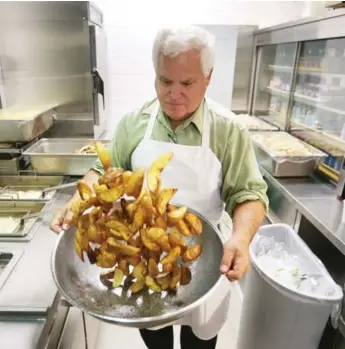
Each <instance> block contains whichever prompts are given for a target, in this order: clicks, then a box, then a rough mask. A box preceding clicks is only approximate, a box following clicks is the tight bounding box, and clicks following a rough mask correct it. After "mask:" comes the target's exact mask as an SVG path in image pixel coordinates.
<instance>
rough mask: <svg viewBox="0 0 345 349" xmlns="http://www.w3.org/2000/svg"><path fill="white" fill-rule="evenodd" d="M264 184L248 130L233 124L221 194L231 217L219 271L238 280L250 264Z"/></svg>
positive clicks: (262, 206) (265, 201) (265, 206)
mask: <svg viewBox="0 0 345 349" xmlns="http://www.w3.org/2000/svg"><path fill="white" fill-rule="evenodd" d="M266 191H267V185H266V183H265V181H264V180H263V178H262V176H261V173H260V171H259V168H258V165H257V161H256V157H255V153H254V149H253V146H252V142H251V139H250V135H249V132H248V131H247V130H246V129H244V128H241V127H240V126H236V128H235V130H234V132H233V133H232V137H231V138H230V139H229V144H228V145H227V149H226V151H225V156H224V162H223V188H222V194H223V196H224V200H225V202H226V209H227V212H228V213H229V214H230V216H231V217H232V220H233V233H232V236H231V238H230V239H229V241H228V242H227V243H226V244H225V245H224V256H223V260H222V263H221V264H222V265H221V271H222V272H223V273H224V274H226V275H227V277H228V278H229V279H230V280H239V279H241V278H242V277H243V275H244V274H245V272H246V271H247V270H248V268H249V264H250V262H249V244H250V242H251V241H252V239H253V237H254V235H255V233H256V232H257V230H258V229H259V227H260V225H261V223H262V221H263V219H264V217H265V213H266V211H267V209H268V198H267V195H266Z"/></svg>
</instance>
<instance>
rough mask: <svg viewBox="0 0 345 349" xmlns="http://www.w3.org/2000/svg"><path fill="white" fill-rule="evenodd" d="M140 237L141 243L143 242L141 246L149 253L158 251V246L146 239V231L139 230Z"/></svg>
mask: <svg viewBox="0 0 345 349" xmlns="http://www.w3.org/2000/svg"><path fill="white" fill-rule="evenodd" d="M140 237H141V241H142V242H143V244H144V245H145V246H146V247H147V248H148V249H149V250H151V251H157V252H158V251H160V247H159V245H158V244H156V243H155V242H153V241H151V240H150V239H149V238H148V237H147V233H146V229H141V231H140Z"/></svg>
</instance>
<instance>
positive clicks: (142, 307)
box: [52, 215, 223, 328]
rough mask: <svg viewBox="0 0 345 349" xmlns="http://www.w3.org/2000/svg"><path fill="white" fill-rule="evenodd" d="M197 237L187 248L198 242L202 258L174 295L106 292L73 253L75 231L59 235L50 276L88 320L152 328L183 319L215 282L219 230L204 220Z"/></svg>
mask: <svg viewBox="0 0 345 349" xmlns="http://www.w3.org/2000/svg"><path fill="white" fill-rule="evenodd" d="M198 216H199V217H200V219H201V221H202V224H203V233H202V234H201V236H193V237H191V238H190V241H189V244H195V243H198V242H200V243H201V244H202V245H203V253H202V255H201V256H200V257H199V259H198V260H197V261H195V262H193V263H191V264H190V268H191V271H192V281H191V283H190V284H189V285H187V286H179V287H178V289H177V292H176V293H173V294H166V293H163V294H151V293H149V291H143V292H142V293H141V294H138V295H130V294H129V291H128V289H127V288H125V287H124V288H120V289H116V290H109V289H107V288H106V287H105V286H104V285H103V284H102V283H101V281H100V278H99V275H100V272H101V270H102V269H101V268H98V267H97V266H95V265H90V264H89V262H88V261H86V262H84V263H83V262H82V261H81V260H80V259H79V258H78V256H77V254H76V253H75V251H74V245H73V240H74V233H75V228H74V227H73V228H70V229H69V230H68V231H66V232H63V233H61V234H60V236H59V238H58V241H57V244H56V246H55V248H54V251H53V255H52V272H53V278H54V280H55V283H56V285H57V287H58V289H59V290H60V292H61V294H62V295H63V296H64V297H65V298H66V300H67V301H68V302H70V303H71V304H72V305H74V306H76V307H78V308H80V309H82V310H84V311H86V312H87V313H89V314H90V315H92V316H94V317H96V318H98V319H100V320H102V321H105V322H110V323H114V324H120V325H122V326H128V327H137V328H151V327H155V326H161V325H164V324H167V323H169V322H171V321H175V320H177V319H179V318H182V317H183V316H185V315H186V314H188V313H190V312H191V311H192V310H193V309H195V308H196V307H198V306H199V305H200V304H201V303H203V301H204V300H205V298H206V297H207V296H212V295H211V294H210V293H211V290H212V289H213V288H214V287H215V286H216V284H217V283H219V282H220V278H221V274H220V271H219V266H220V262H221V258H222V253H223V246H222V243H221V240H220V238H219V231H218V229H217V228H216V227H214V226H213V225H212V224H211V223H210V222H208V221H207V220H206V219H205V218H203V217H201V216H200V215H198Z"/></svg>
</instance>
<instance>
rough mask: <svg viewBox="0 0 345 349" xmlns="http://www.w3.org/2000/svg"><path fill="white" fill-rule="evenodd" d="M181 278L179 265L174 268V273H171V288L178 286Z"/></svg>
mask: <svg viewBox="0 0 345 349" xmlns="http://www.w3.org/2000/svg"><path fill="white" fill-rule="evenodd" d="M180 280H181V269H180V268H179V267H177V268H174V269H173V271H172V273H171V280H170V284H169V289H170V290H173V289H174V288H176V286H177V284H178V283H179V282H180Z"/></svg>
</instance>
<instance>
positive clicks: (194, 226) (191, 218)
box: [184, 212, 202, 235]
mask: <svg viewBox="0 0 345 349" xmlns="http://www.w3.org/2000/svg"><path fill="white" fill-rule="evenodd" d="M184 221H185V222H186V223H187V225H188V227H189V229H190V230H191V231H192V233H193V234H194V235H200V234H201V233H202V224H201V221H200V219H199V218H198V217H197V216H196V215H195V214H194V213H191V212H187V213H186V215H185V216H184Z"/></svg>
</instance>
